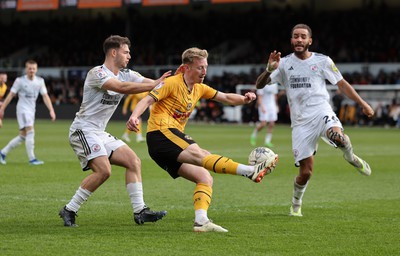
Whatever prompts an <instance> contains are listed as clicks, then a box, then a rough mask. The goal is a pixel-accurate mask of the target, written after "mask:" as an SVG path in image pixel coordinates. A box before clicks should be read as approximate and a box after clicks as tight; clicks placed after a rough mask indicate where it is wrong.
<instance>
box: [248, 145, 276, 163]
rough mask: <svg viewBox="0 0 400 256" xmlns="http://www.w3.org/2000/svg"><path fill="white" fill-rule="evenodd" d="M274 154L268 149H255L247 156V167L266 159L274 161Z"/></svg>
mask: <svg viewBox="0 0 400 256" xmlns="http://www.w3.org/2000/svg"><path fill="white" fill-rule="evenodd" d="M275 158H276V154H275V152H274V151H272V150H271V149H269V148H266V147H257V148H255V149H253V150H252V151H251V152H250V154H249V165H256V164H259V163H261V162H263V161H265V160H267V159H275Z"/></svg>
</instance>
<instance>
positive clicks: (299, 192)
mask: <svg viewBox="0 0 400 256" xmlns="http://www.w3.org/2000/svg"><path fill="white" fill-rule="evenodd" d="M307 185H308V182H307V183H306V184H305V185H299V184H297V183H296V179H295V180H294V186H293V187H294V189H293V198H292V206H293V210H294V211H295V212H297V211H298V210H299V208H300V207H301V204H302V198H303V195H304V192H306V188H307Z"/></svg>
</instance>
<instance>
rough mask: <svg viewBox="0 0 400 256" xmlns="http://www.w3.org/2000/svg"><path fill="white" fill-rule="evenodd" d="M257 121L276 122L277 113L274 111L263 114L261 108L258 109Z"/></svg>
mask: <svg viewBox="0 0 400 256" xmlns="http://www.w3.org/2000/svg"><path fill="white" fill-rule="evenodd" d="M258 120H260V121H266V122H275V121H276V120H278V113H277V112H276V111H275V110H272V111H270V110H267V111H266V112H265V113H263V112H262V110H261V108H258Z"/></svg>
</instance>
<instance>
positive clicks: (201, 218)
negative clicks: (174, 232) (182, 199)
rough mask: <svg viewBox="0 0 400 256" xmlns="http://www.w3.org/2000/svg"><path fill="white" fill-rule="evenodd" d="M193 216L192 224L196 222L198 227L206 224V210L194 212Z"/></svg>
mask: <svg viewBox="0 0 400 256" xmlns="http://www.w3.org/2000/svg"><path fill="white" fill-rule="evenodd" d="M194 215H195V217H194V222H196V223H197V224H199V225H203V224H206V222H208V221H209V219H208V217H207V211H206V210H203V209H199V210H196V211H194Z"/></svg>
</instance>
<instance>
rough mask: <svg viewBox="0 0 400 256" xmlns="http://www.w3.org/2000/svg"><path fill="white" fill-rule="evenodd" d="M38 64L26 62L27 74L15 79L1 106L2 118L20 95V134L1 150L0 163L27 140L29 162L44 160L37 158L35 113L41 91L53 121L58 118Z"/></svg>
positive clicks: (31, 61) (4, 162)
mask: <svg viewBox="0 0 400 256" xmlns="http://www.w3.org/2000/svg"><path fill="white" fill-rule="evenodd" d="M37 71H38V64H37V63H36V61H34V60H28V61H26V62H25V73H26V74H25V75H23V76H20V77H18V78H17V79H15V81H14V84H13V85H12V87H11V89H10V92H9V93H8V95H7V97H6V99H5V100H4V102H3V104H2V105H1V107H0V119H3V117H4V111H5V110H6V108H7V106H8V104H9V103H10V102H11V101H12V99H13V98H14V97H15V96H18V103H17V120H18V126H19V135H18V136H17V137H15V138H13V139H12V140H10V142H8V144H7V145H6V146H5V147H4V148H2V149H1V150H0V163H2V164H6V155H7V154H8V153H9V152H10V151H11V150H13V149H14V148H15V147H17V146H19V145H20V144H21V143H22V142H24V141H25V147H26V153H27V154H28V159H29V164H31V165H41V164H43V161H40V160H38V159H36V156H35V152H34V149H35V129H34V124H35V113H36V100H37V98H38V96H39V93H40V94H41V95H42V98H43V102H44V104H45V105H46V107H47V108H48V110H49V113H50V118H51V120H52V121H54V120H56V114H55V113H54V109H53V105H52V103H51V100H50V97H49V95H48V94H47V88H46V84H45V82H44V79H43V78H42V77H40V76H37V75H36V73H37Z"/></svg>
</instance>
